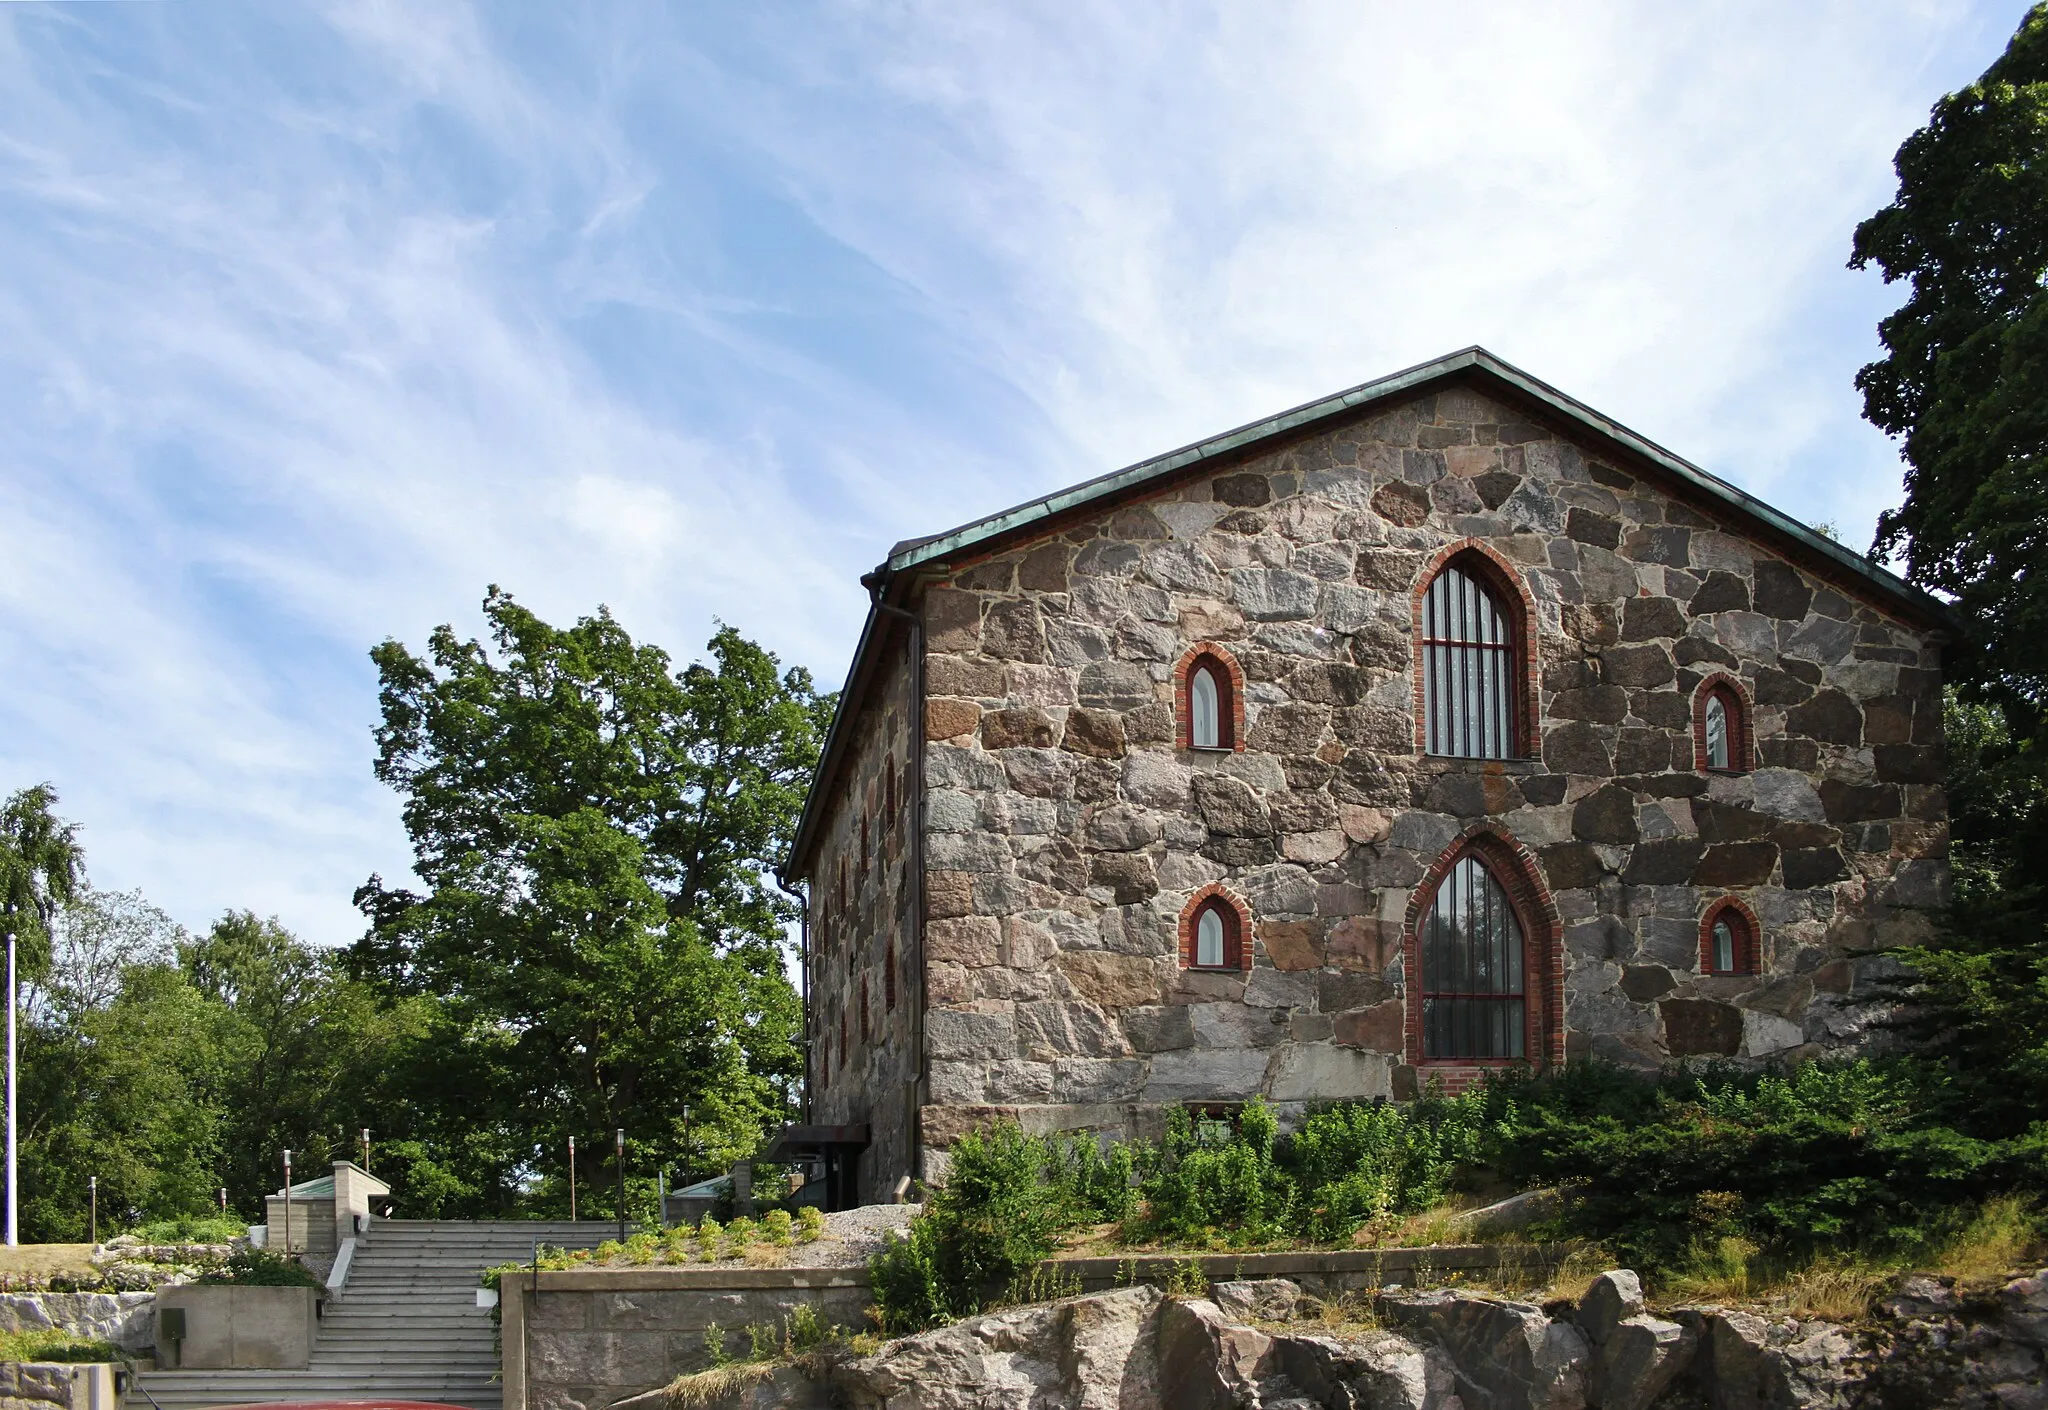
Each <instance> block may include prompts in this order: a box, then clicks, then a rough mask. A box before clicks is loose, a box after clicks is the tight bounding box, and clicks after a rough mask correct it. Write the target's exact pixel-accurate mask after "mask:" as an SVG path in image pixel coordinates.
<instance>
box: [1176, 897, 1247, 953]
mask: <svg viewBox="0 0 2048 1410" xmlns="http://www.w3.org/2000/svg"><path fill="white" fill-rule="evenodd" d="M1246 928H1247V927H1246V923H1245V911H1244V907H1243V904H1242V903H1241V902H1239V901H1238V900H1237V898H1236V897H1234V896H1231V895H1230V894H1229V893H1227V892H1226V891H1224V890H1223V888H1222V887H1220V886H1214V885H1211V886H1205V887H1203V888H1202V889H1201V890H1200V891H1198V892H1196V893H1195V897H1194V899H1193V900H1191V901H1190V902H1188V907H1187V909H1186V910H1185V911H1184V912H1182V914H1181V922H1180V929H1181V963H1182V964H1184V965H1186V966H1187V967H1188V968H1189V969H1219V970H1241V969H1243V968H1244V955H1245V931H1246Z"/></svg>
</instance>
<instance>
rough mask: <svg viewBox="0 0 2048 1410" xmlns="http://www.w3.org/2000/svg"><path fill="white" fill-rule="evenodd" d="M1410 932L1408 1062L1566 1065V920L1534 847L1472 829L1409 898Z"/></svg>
mask: <svg viewBox="0 0 2048 1410" xmlns="http://www.w3.org/2000/svg"><path fill="white" fill-rule="evenodd" d="M1407 932H1408V933H1407V937H1406V939H1405V941H1404V957H1403V958H1404V969H1405V971H1406V989H1407V993H1408V1015H1407V1027H1408V1043H1407V1047H1408V1055H1409V1061H1411V1062H1414V1063H1427V1064H1432V1065H1438V1066H1446V1067H1460V1066H1465V1067H1471V1068H1475V1069H1477V1068H1483V1067H1486V1066H1489V1065H1498V1064H1501V1063H1517V1062H1528V1063H1536V1064H1545V1063H1557V1062H1561V1061H1563V1057H1564V1051H1563V1050H1564V1042H1563V1030H1562V1027H1561V1025H1560V1023H1559V1016H1560V1014H1561V1013H1562V1011H1563V1000H1564V993H1563V988H1564V985H1563V968H1562V953H1561V950H1560V946H1559V943H1558V940H1559V935H1560V932H1561V925H1560V919H1559V916H1558V912H1557V907H1556V905H1555V903H1553V902H1552V901H1551V899H1550V893H1549V891H1548V889H1547V888H1545V886H1544V885H1543V881H1542V877H1541V873H1540V872H1539V870H1538V869H1537V864H1536V859H1535V858H1534V857H1533V856H1532V855H1531V854H1530V852H1529V850H1528V849H1527V848H1526V847H1523V846H1522V845H1521V844H1520V843H1518V842H1517V841H1515V839H1514V838H1513V837H1511V836H1509V835H1508V834H1507V833H1505V832H1502V831H1500V830H1499V829H1498V828H1495V827H1492V826H1490V825H1480V826H1477V827H1475V828H1473V829H1471V830H1469V831H1468V832H1467V834H1466V835H1465V836H1464V837H1462V838H1460V839H1459V840H1458V841H1457V842H1454V843H1453V844H1452V845H1451V846H1450V847H1449V848H1448V849H1446V850H1445V852H1444V853H1443V855H1442V856H1440V857H1439V858H1438V859H1437V861H1436V863H1435V864H1434V865H1433V866H1431V867H1430V869H1429V871H1428V872H1427V873H1426V874H1425V875H1424V877H1423V879H1422V882H1421V884H1420V885H1419V886H1417V887H1416V888H1415V890H1414V892H1413V893H1412V894H1411V896H1410V897H1409V902H1408V921H1407Z"/></svg>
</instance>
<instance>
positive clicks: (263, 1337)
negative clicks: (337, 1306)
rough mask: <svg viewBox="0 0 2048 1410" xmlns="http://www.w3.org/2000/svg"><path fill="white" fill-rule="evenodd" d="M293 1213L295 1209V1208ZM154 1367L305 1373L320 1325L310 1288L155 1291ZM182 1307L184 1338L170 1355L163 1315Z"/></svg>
mask: <svg viewBox="0 0 2048 1410" xmlns="http://www.w3.org/2000/svg"><path fill="white" fill-rule="evenodd" d="M294 1212H296V1211H294ZM156 1298H157V1303H156V1307H157V1365H159V1366H161V1367H164V1368H166V1369H168V1370H185V1371H220V1370H244V1369H262V1370H287V1371H303V1370H304V1369H306V1365H307V1362H308V1361H309V1360H310V1359H311V1357H312V1355H313V1339H314V1337H315V1335H316V1334H317V1332H318V1329H319V1300H318V1299H319V1294H318V1292H317V1291H316V1290H315V1289H313V1288H265V1287H236V1286H232V1285H229V1286H221V1287H202V1286H198V1285H194V1284H189V1283H188V1284H182V1285H179V1286H175V1287H166V1288H160V1289H159V1290H158V1291H157V1295H156ZM172 1308H181V1309H183V1310H184V1313H185V1337H184V1340H183V1342H182V1343H181V1344H180V1346H179V1349H178V1352H177V1354H175V1355H174V1354H173V1352H172V1348H171V1344H170V1341H169V1339H168V1338H167V1337H166V1336H165V1335H164V1332H163V1325H164V1313H165V1312H166V1311H168V1310H170V1309H172Z"/></svg>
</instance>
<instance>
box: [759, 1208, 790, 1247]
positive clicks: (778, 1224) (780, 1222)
mask: <svg viewBox="0 0 2048 1410" xmlns="http://www.w3.org/2000/svg"><path fill="white" fill-rule="evenodd" d="M761 1236H762V1237H763V1238H765V1239H767V1240H768V1242H769V1243H771V1244H788V1243H790V1242H792V1240H793V1237H794V1235H793V1228H792V1224H791V1220H790V1217H789V1211H788V1210H786V1209H771V1210H769V1211H768V1212H767V1213H766V1214H764V1215H762V1216H761Z"/></svg>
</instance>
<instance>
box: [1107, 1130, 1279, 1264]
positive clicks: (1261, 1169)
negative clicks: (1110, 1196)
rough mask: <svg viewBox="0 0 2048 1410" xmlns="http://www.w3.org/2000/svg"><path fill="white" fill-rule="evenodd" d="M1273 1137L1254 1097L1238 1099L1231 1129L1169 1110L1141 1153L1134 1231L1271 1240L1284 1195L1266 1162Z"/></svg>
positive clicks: (1269, 1160) (1195, 1237)
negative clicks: (1161, 1134) (1152, 1143)
mask: <svg viewBox="0 0 2048 1410" xmlns="http://www.w3.org/2000/svg"><path fill="white" fill-rule="evenodd" d="M1279 1134H1280V1127H1279V1123H1278V1122H1277V1121H1276V1120H1275V1119H1274V1117H1273V1112H1272V1109H1271V1108H1270V1107H1268V1106H1267V1105H1266V1104H1265V1103H1264V1102H1263V1101H1260V1100H1258V1099H1257V1098H1254V1099H1252V1100H1251V1101H1249V1102H1247V1103H1245V1105H1244V1108H1243V1110H1242V1111H1241V1112H1240V1114H1239V1116H1238V1120H1237V1125H1236V1128H1235V1129H1233V1128H1232V1127H1231V1125H1230V1123H1229V1122H1226V1121H1218V1120H1212V1119H1208V1118H1202V1117H1197V1116H1194V1115H1193V1114H1191V1113H1190V1112H1189V1111H1188V1110H1187V1109H1186V1108H1185V1107H1176V1108H1175V1109H1174V1110H1173V1111H1172V1112H1170V1113H1168V1116H1167V1122H1166V1136H1165V1139H1164V1140H1162V1141H1161V1142H1160V1144H1159V1146H1158V1147H1157V1148H1156V1149H1154V1150H1151V1151H1149V1152H1147V1157H1148V1158H1147V1159H1146V1161H1145V1165H1146V1167H1149V1168H1148V1169H1147V1171H1146V1175H1145V1178H1144V1181H1143V1184H1142V1187H1141V1188H1142V1190H1143V1193H1144V1196H1145V1206H1146V1208H1145V1213H1144V1215H1143V1216H1142V1219H1141V1220H1140V1222H1139V1228H1138V1231H1137V1232H1140V1233H1141V1234H1142V1235H1144V1236H1148V1237H1152V1238H1159V1239H1176V1240H1196V1241H1202V1240H1206V1239H1208V1238H1210V1237H1211V1236H1212V1235H1214V1234H1216V1233H1219V1232H1223V1233H1226V1234H1227V1235H1229V1236H1230V1237H1231V1238H1232V1239H1233V1241H1235V1242H1241V1243H1256V1242H1260V1241H1262V1240H1265V1239H1269V1238H1271V1237H1272V1236H1273V1235H1274V1234H1275V1233H1277V1232H1279V1230H1280V1229H1281V1227H1282V1221H1283V1220H1284V1218H1285V1215H1286V1212H1287V1205H1288V1202H1289V1201H1288V1195H1289V1193H1290V1192H1289V1190H1288V1188H1287V1184H1288V1182H1287V1181H1285V1180H1284V1179H1283V1178H1282V1177H1281V1175H1280V1172H1279V1170H1278V1168H1277V1167H1276V1165H1275V1163H1274V1159H1273V1147H1274V1144H1275V1143H1276V1141H1277V1139H1278V1137H1279Z"/></svg>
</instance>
